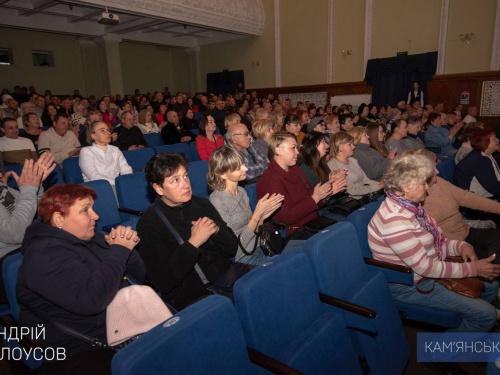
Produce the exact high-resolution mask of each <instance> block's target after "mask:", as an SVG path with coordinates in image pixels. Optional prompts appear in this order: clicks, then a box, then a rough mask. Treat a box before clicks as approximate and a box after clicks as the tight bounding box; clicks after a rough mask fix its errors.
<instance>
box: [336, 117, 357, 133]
mask: <svg viewBox="0 0 500 375" xmlns="http://www.w3.org/2000/svg"><path fill="white" fill-rule="evenodd" d="M339 124H340V131H341V132H344V133H347V132H348V131H349V130H351V129H352V128H353V127H354V123H353V122H352V116H351V115H350V114H348V113H347V114H343V115H339Z"/></svg>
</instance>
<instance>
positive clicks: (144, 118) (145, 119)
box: [137, 109, 160, 134]
mask: <svg viewBox="0 0 500 375" xmlns="http://www.w3.org/2000/svg"><path fill="white" fill-rule="evenodd" d="M137 126H138V127H139V129H141V132H142V134H149V133H159V132H160V128H158V125H156V123H155V122H154V121H153V115H152V114H151V112H150V111H148V110H147V109H143V110H142V111H141V112H139V124H138V125H137Z"/></svg>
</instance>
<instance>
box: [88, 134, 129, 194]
mask: <svg viewBox="0 0 500 375" xmlns="http://www.w3.org/2000/svg"><path fill="white" fill-rule="evenodd" d="M79 163H80V168H81V170H82V175H83V181H85V182H87V181H94V180H107V181H109V183H110V184H111V185H114V184H115V178H116V177H118V176H120V175H124V174H130V173H132V172H133V171H132V167H130V165H128V163H127V160H126V159H125V157H124V156H123V154H122V152H121V151H120V149H119V148H118V147H115V146H111V145H108V148H107V150H106V152H104V151H103V150H102V149H101V148H100V147H99V146H97V145H96V144H95V143H94V144H93V145H92V146H88V147H84V148H82V151H80V161H79Z"/></svg>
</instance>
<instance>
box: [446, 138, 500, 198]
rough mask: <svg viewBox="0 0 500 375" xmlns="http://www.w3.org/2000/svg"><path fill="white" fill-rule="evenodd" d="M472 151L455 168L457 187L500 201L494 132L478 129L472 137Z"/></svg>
mask: <svg viewBox="0 0 500 375" xmlns="http://www.w3.org/2000/svg"><path fill="white" fill-rule="evenodd" d="M470 144H471V146H472V151H471V152H470V153H469V154H468V155H467V156H466V157H465V158H463V159H462V160H461V161H460V163H458V164H457V166H456V168H455V185H457V186H458V187H460V188H462V189H464V190H469V191H472V192H474V193H476V194H479V195H481V196H483V197H486V198H491V199H496V200H498V199H500V169H499V167H498V164H497V162H496V161H495V159H494V158H493V156H492V154H493V153H494V152H495V151H498V150H499V143H498V139H497V136H496V134H495V132H494V131H493V130H487V129H477V130H475V131H474V132H473V133H472V134H471V136H470Z"/></svg>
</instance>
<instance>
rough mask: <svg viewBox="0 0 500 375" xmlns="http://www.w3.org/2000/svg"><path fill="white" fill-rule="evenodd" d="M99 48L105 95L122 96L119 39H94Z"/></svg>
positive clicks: (113, 37)
mask: <svg viewBox="0 0 500 375" xmlns="http://www.w3.org/2000/svg"><path fill="white" fill-rule="evenodd" d="M94 41H95V42H96V43H97V45H98V47H99V53H100V56H101V66H102V74H103V83H104V84H103V86H104V91H105V93H106V94H113V95H114V94H120V95H123V94H124V89H123V78H122V65H121V60H120V46H119V44H120V42H121V41H122V39H121V38H119V37H116V36H113V35H105V36H101V37H98V38H95V39H94Z"/></svg>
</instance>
